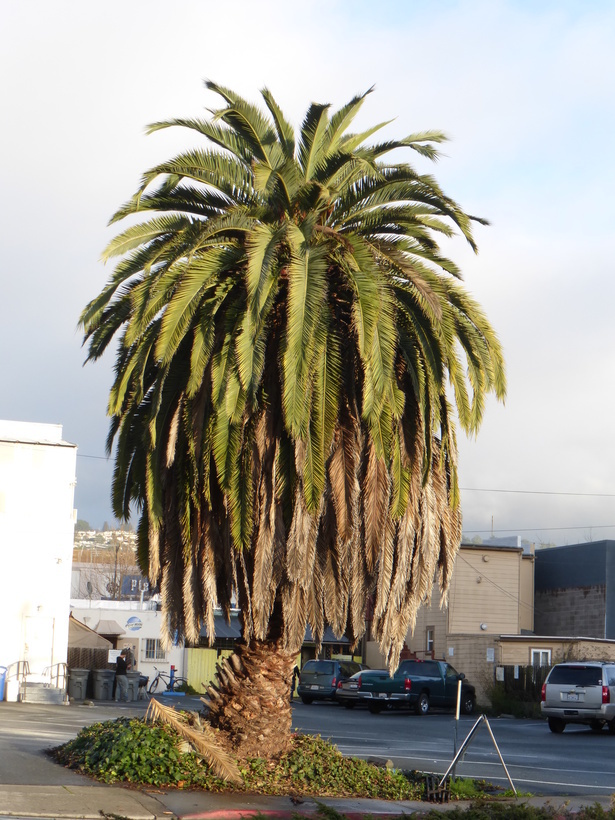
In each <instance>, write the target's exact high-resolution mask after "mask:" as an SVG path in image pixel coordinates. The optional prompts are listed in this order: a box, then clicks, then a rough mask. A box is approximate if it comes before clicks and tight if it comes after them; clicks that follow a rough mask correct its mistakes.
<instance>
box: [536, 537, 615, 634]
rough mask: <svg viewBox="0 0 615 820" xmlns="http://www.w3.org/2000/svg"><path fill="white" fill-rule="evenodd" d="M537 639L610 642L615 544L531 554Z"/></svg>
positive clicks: (613, 620)
mask: <svg viewBox="0 0 615 820" xmlns="http://www.w3.org/2000/svg"><path fill="white" fill-rule="evenodd" d="M534 578H535V594H534V631H535V633H536V634H537V635H563V636H569V635H576V636H583V637H586V638H610V639H614V638H615V541H589V542H587V543H585V544H571V545H569V546H565V547H549V548H546V549H539V550H536V563H535V576H534Z"/></svg>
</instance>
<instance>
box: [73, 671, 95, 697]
mask: <svg viewBox="0 0 615 820" xmlns="http://www.w3.org/2000/svg"><path fill="white" fill-rule="evenodd" d="M89 675H90V670H89V669H69V670H68V696H69V698H73V699H74V700H85V696H86V695H85V691H86V688H87V685H88V677H89Z"/></svg>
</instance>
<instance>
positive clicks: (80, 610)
mask: <svg viewBox="0 0 615 820" xmlns="http://www.w3.org/2000/svg"><path fill="white" fill-rule="evenodd" d="M151 606H152V604H149V603H148V602H145V603H143V604H141V603H140V602H139V601H97V600H93V601H84V600H73V601H71V609H72V614H73V617H74V618H76V619H77V620H78V621H81V623H83V624H85V625H86V626H89V628H90V629H93V630H95V631H96V627H97V626H98V623H99V621H116V622H117V624H118V626H120V627H121V628H122V630H123V632H122V634H121V635H120V636H118V638H117V648H118V649H123V648H124V647H129V648H130V649H131V650H132V652H133V655H134V657H135V661H136V665H137V668H138V670H139V671H140V672H141V673H142V674H143V675H146V676H147V677H149V679H150V680H152V679H153V678H154V677H155V675H156V671H155V668H154V667H157V668H158V669H160V670H161V671H162V672H165V673H166V674H168V673H169V670H170V668H171V664H173V665H174V666H175V669H176V675H184V647H183V645H181V646H174V647H172V648H171V649H169V650H167V651H166V652H165V657H164V658H160V659H149V658H146V639H147V638H150V639H152V640H160V633H161V629H160V625H161V623H162V612H161V611H160V610H156V609H152V608H151Z"/></svg>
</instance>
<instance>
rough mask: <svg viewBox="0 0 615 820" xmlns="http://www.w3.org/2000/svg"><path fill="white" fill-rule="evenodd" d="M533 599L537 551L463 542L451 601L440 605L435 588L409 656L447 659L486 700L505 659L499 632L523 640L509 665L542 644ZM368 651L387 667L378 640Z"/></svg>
mask: <svg viewBox="0 0 615 820" xmlns="http://www.w3.org/2000/svg"><path fill="white" fill-rule="evenodd" d="M533 598H534V555H533V550H531V551H527V550H524V549H523V547H522V546H521V545H520V543H519V544H518V545H517V546H515V545H512V546H511V545H509V544H504V545H499V544H481V545H476V544H462V545H461V547H460V550H459V553H458V555H457V559H456V561H455V568H454V570H453V576H452V578H451V584H450V589H449V594H448V601H447V602H444V603H442V602H441V601H440V599H439V594H438V592H437V591H435V592H434V596H433V599H432V601H431V603H430V604H429V605H427V606H423V607H421V609H420V610H419V612H418V615H417V620H416V625H415V628H414V632H413V633H409V634H408V637H407V639H406V645H407V650H408V654H411V655H414V656H416V657H419V658H424V657H434V658H444V659H445V660H447V661H448V662H449V663H451V664H452V665H453V666H454V667H455V668H456V669H457V670H458V671H459V672H463V673H464V674H465V675H466V677H467V678H468V679H469V680H470V681H471V682H472V683H473V684H474V685H475V686H476V688H477V695H478V698H479V701H480V700H483V701H484V700H485V691H486V690H487V689H488V687H489V686H490V685H491V684H492V683H493V681H494V679H495V669H496V667H497V666H498V665H501V664H502V663H503V662H504V661H503V659H502V638H501V636H503V635H507V636H518V637H519V638H520V639H521V640H520V641H519V642H514V643H513V644H512V645H511V646H507V658H514V659H513V660H507V661H506V662H507V663H515V664H523V665H525V664H528V663H532V657H533V656H532V647H534V644H535V645H536V648H538V649H540V648H541V647H542V643H541V642H540V641H537V640H536V638H535V636H533V635H532V634H531V633H532V631H533V628H534V609H533ZM366 654H367V663H368V664H369V665H370V666H382V665H383V663H382V656H381V655H380V654H379V652H378V647H377V645H376V644H375V643H368V646H367V653H366ZM534 657H536V656H534ZM538 657H540V656H538Z"/></svg>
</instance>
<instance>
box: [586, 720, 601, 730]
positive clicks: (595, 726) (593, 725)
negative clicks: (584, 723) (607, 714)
mask: <svg viewBox="0 0 615 820" xmlns="http://www.w3.org/2000/svg"><path fill="white" fill-rule="evenodd" d="M603 726H604V723H603V722H602V721H601V720H592V722H591V723H590V724H589V727H590V729H591V730H592V732H601V731H602V727H603Z"/></svg>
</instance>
